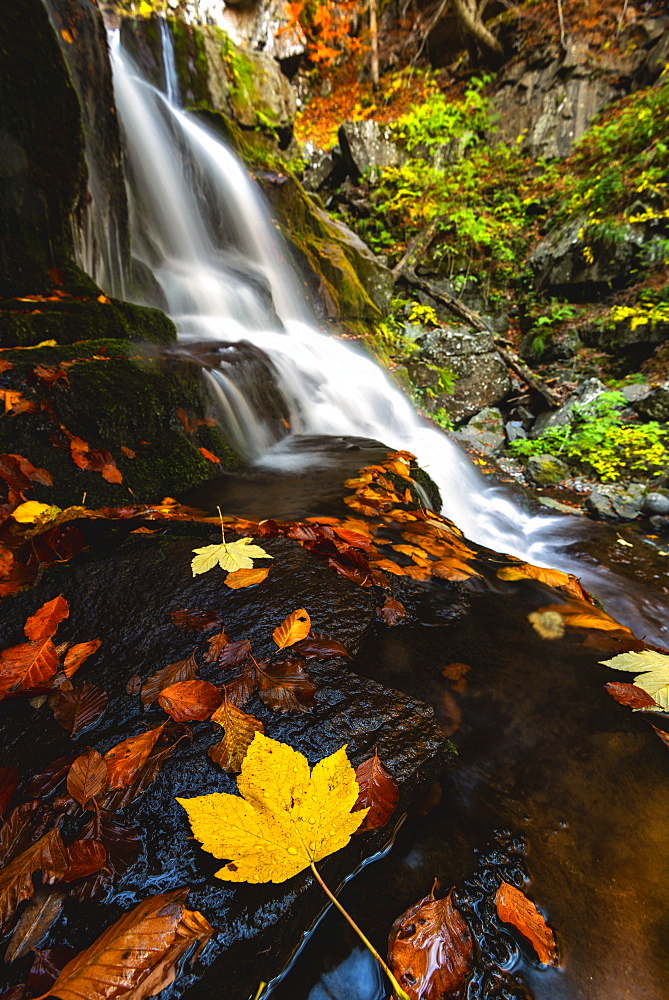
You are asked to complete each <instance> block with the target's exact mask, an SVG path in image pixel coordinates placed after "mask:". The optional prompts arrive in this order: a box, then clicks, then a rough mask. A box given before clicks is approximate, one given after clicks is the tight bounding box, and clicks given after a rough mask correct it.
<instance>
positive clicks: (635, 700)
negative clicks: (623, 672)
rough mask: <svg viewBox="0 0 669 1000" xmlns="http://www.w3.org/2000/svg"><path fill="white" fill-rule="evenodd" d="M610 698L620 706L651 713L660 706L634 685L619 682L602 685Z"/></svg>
mask: <svg viewBox="0 0 669 1000" xmlns="http://www.w3.org/2000/svg"><path fill="white" fill-rule="evenodd" d="M604 686H605V688H606V690H607V691H608V692H609V694H610V695H611V697H612V698H615V700H616V701H617V702H619V704H621V705H627V706H628V708H634V709H636V710H637V711H638V710H642V711H643V710H645V711H653V710H659V708H660V706H659V705H658V704H657V702H656V701H655V699H654V698H651V696H650V695H649V694H648V693H647V692H646V691H644V690H643V688H639V687H637V686H636V684H625V683H622V682H620V681H610V682H609V683H608V684H605V685H604Z"/></svg>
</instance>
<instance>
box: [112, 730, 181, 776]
mask: <svg viewBox="0 0 669 1000" xmlns="http://www.w3.org/2000/svg"><path fill="white" fill-rule="evenodd" d="M165 725H166V723H163V724H162V726H158V727H157V728H156V729H149V731H148V732H146V733H140V734H139V736H130V737H129V738H128V739H127V740H123V741H122V742H121V743H117V745H116V746H115V747H112V749H111V750H109V751H108V752H107V753H106V754H105V757H104V759H105V761H106V763H107V773H108V780H107V786H108V788H109V789H111V790H112V791H113V790H114V789H115V788H125V787H126V786H127V785H129V784H131V782H132V781H133V779H134V777H135V774H136V773H137V771H138V770H139V769H140V767H141V766H142V764H143V763H144V761H145V760H146V759H147V757H148V756H149V754H150V753H151V751H152V750H153V747H154V746H155V743H156V741H157V740H158V738H159V737H160V734H161V733H162V731H163V729H164V728H165Z"/></svg>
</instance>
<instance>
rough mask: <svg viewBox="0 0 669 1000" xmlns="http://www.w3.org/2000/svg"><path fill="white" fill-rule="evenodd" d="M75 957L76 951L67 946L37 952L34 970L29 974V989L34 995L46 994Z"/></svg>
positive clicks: (61, 945)
mask: <svg viewBox="0 0 669 1000" xmlns="http://www.w3.org/2000/svg"><path fill="white" fill-rule="evenodd" d="M73 957H74V951H73V949H72V948H69V947H68V946H67V945H66V944H59V945H56V946H55V947H54V948H46V949H44V951H36V952H35V959H34V961H33V964H32V968H31V969H30V972H29V973H28V989H29V990H31V991H32V992H34V993H40V994H41V993H46V991H47V990H49V989H51V987H52V986H53V984H54V983H55V981H56V979H57V978H58V976H59V975H60V972H61V969H64V968H65V966H66V965H67V963H68V962H69V961H70V960H71V959H72V958H73Z"/></svg>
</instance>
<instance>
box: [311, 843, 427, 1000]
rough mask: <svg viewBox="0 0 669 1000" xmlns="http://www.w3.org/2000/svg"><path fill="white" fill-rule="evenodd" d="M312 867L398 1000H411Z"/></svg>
mask: <svg viewBox="0 0 669 1000" xmlns="http://www.w3.org/2000/svg"><path fill="white" fill-rule="evenodd" d="M310 867H311V870H312V872H313V873H314V875H315V876H316V881H317V882H318V884H319V885H320V887H321V889H322V890H323V892H324V893H325V895H326V896H327V897H328V899H329V900H330V902H331V903H333V904H334V905H335V906H336V907H337V909H338V910H339V912H340V913H341V915H342V916H343V917H344V919H345V920H347V921H348V922H349V924H350V925H351V927H352V928H353V930H354V931H355V933H356V934H357V935H358V937H359V938H360V940H361V941H362V943H363V944H364V946H365V947H366V948H368V949H369V951H370V952H371V953H372V955H373V956H374V958H375V959H376V961H377V962H378V963H379V965H380V966H381V968H382V969H383V971H384V972H385V974H386V975H387V977H388V979H389V980H390V982H391V984H392V987H393V993H394V994H395V996H396V997H397V998H398V1000H410V997H409V995H408V993H405V992H404V990H403V989H402V987H401V986H400V984H399V983H398V982H397V980H396V979H395V977H394V975H393V974H392V972H391V971H390V969H389V968H388V966H387V965H386V963H385V962H384V961H383V959H382V958H381V956H380V955H379V953H378V951H377V950H376V948H375V947H374V945H373V944H372V942H371V941H370V940H369V939H368V938H367V937H365V935H364V934H363V933H362V931H361V930H360V928H359V927H358V925H357V924H356V922H355V920H354V919H353V917H352V916H350V914H348V913H347V912H346V910H345V909H344V907H343V906H342V905H341V903H340V902H339V900H338V899H337V897H336V896H335V894H334V893H333V892H330V890H329V889H328V887H327V886H326V884H325V882H324V881H323V879H322V878H321V876H320V873H319V871H318V869H317V868H316V865H315V864H314V863H313V861H312V862H311V865H310Z"/></svg>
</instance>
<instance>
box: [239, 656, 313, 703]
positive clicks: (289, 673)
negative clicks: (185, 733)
mask: <svg viewBox="0 0 669 1000" xmlns="http://www.w3.org/2000/svg"><path fill="white" fill-rule="evenodd" d="M256 673H257V675H258V693H259V695H260V697H261V699H262V701H263V702H264V704H265V705H267V707H268V708H271V709H273V710H274V711H275V712H294V713H298V712H310V711H311V709H312V708H313V707H314V705H315V704H316V686H315V684H314V683H313V681H312V680H311V677H310V676H309V674H308V673H307V672H306V670H305V669H304V667H303V666H302V662H301V661H300V660H292V659H288V660H283V661H281V662H280V663H273V662H272V661H270V660H261V661H260V662H259V663H258V664H256ZM228 697H229V696H228Z"/></svg>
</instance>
